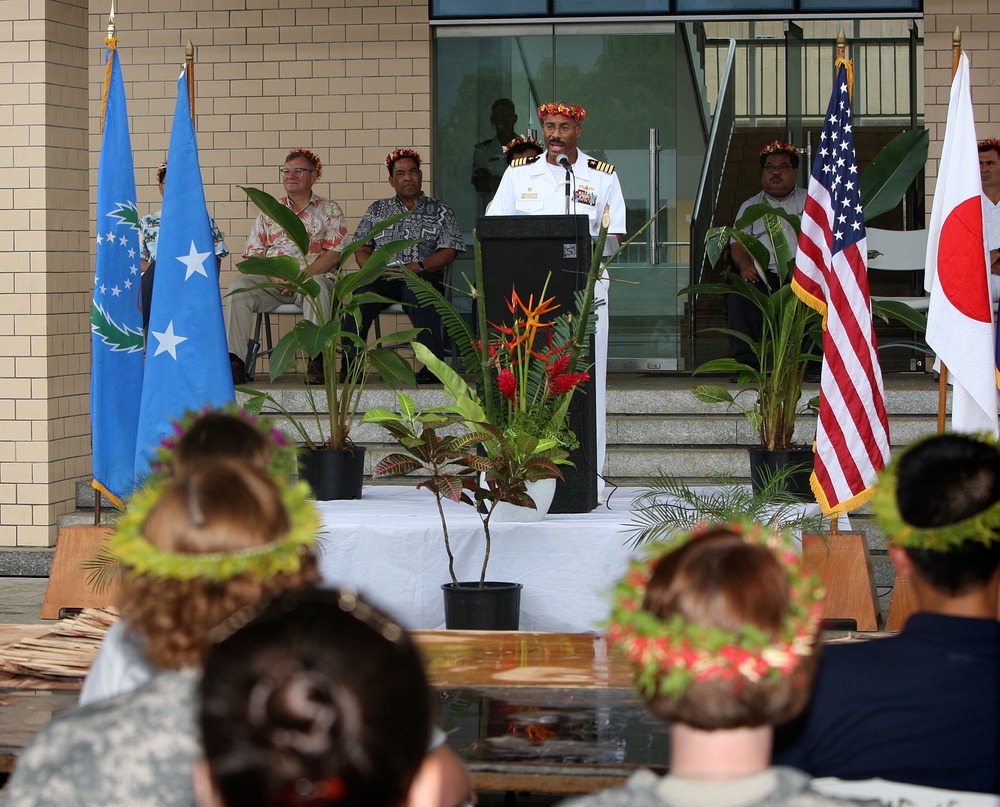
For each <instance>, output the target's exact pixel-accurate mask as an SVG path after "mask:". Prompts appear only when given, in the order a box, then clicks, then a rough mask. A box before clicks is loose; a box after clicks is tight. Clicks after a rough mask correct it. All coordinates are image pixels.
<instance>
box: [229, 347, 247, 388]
mask: <svg viewBox="0 0 1000 807" xmlns="http://www.w3.org/2000/svg"><path fill="white" fill-rule="evenodd" d="M229 366H230V368H231V369H232V371H233V384H243V383H245V382H246V380H247V366H246V365H245V364H244V363H243V359H241V358H240V357H239V356H234V355H233V354H232V353H230V354H229Z"/></svg>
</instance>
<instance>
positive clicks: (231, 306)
mask: <svg viewBox="0 0 1000 807" xmlns="http://www.w3.org/2000/svg"><path fill="white" fill-rule="evenodd" d="M322 175H323V164H322V163H321V162H320V160H319V157H317V156H316V155H315V154H313V153H312V152H311V151H309V150H307V149H295V150H294V151H292V152H290V153H289V155H288V156H287V157H286V158H285V164H284V166H283V167H282V168H281V169H280V176H281V184H282V186H283V187H284V189H285V193H286V194H287V196H284V197H282V198H281V199H280V200H279V201H280V202H281V204H283V205H284V206H285V207H287V208H290V209H291V210H293V211H294V212H295V213H296V214H297V215H298V217H299V218H300V219H302V223H303V224H304V225H305V227H306V232H307V233H309V254H308V255H300V254H299V249H298V247H296V246H295V244H294V243H293V242H292V240H291V239H290V238H289V237H288V235H287V234H286V233H285V231H284V230H283V229H282V228H281V227H280V226H278V224H277V223H275V222H274V220H272V219H271V218H270V217H268V216H265V215H264V214H263V213H261V214H260V215H259V216H257V220H256V221H255V222H254V224H253V228H252V229H251V230H250V237H249V238H248V239H247V248H246V250H245V251H244V252H243V257H244V258H249V257H251V256H257V257H259V258H268V257H271V256H274V255H291V256H294V257H296V258H298V260H299V263H300V264H301V265H302V267H303V268H304V269H306V270H307V271H308V272H309V274H311V275H313V276H314V277H315V278H316V280H317V281H318V282H319V284H320V287H321V290H322V292H321V294H320V298H319V300H318V301H317V304H318V306H319V310H324V309H326V308H329V306H330V290H331V287H332V280H331V279H330V278H329V277H327V274H328V273H331V272H333V271H334V270H336V268H337V264H338V263H339V262H340V250H341V247H342V246H343V243H344V238H345V237H346V236H347V225H346V224H345V223H344V211H343V210H341V209H340V205H338V204H337V203H336V202H334V201H332V200H329V199H323V198H321V197H319V196H317V195H316V194H314V193H313V191H312V188H313V185H314V184H315V183H316V180H318V179H319V178H320V177H321V176H322ZM258 283H260V279H259V278H255V277H250V276H241V277H239V278H237V279H236V280H234V281H233V282H232V283H230V284H229V289H228V291H227V292H226V297H225V298H224V301H225V319H226V340H227V342H228V343H229V360H230V364H231V365H232V369H233V383H234V384H242V383H243V382H244V381H245V380H246V366H245V364H244V361H243V357H244V356H245V355H246V354H247V342H248V341H249V340H250V325H251V321H252V319H253V315H254V314H256V313H260V312H267V311H273V310H274V309H276V308H278V307H279V306H281V305H285V304H286V303H294V304H295V305H299V306H302V310H303V316H305V318H306V319H308V320H309V321H310V322H317V321H318V319H319V317H317V313H316V311H315V310H314V309H313V301H312V300H309V299H307V298H304V297H303V296H302V295H301V294H296V293H295V292H294V291H292V289H267V288H256V286H257V284H258ZM240 289H244V290H245V291H240V292H239V294H234V293H233V292H235V291H237V290H240ZM307 380H308V381H309V383H311V384H322V383H323V359H322V356H320V357H318V358H316V359H313V360H312V361H310V362H309V369H308V375H307Z"/></svg>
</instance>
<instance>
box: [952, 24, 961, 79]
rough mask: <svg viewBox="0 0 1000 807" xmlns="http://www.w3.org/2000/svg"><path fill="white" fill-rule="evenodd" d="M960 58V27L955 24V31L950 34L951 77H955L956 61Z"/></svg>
mask: <svg viewBox="0 0 1000 807" xmlns="http://www.w3.org/2000/svg"><path fill="white" fill-rule="evenodd" d="M961 59H962V29H961V28H959V27H958V26H957V25H956V26H955V33H953V34H952V35H951V77H952V78H955V73H957V72H958V63H959V61H961Z"/></svg>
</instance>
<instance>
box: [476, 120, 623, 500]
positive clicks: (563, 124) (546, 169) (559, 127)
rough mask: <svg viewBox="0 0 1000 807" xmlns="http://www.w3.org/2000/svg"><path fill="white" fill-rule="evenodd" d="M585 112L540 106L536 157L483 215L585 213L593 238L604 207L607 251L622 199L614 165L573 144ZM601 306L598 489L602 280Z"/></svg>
mask: <svg viewBox="0 0 1000 807" xmlns="http://www.w3.org/2000/svg"><path fill="white" fill-rule="evenodd" d="M585 117H587V110H586V109H584V108H583V107H579V106H567V105H566V104H542V105H541V106H540V107H538V118H539V120H540V121H541V122H542V137H543V138H544V140H545V153H544V154H541V155H539V156H538V157H526V158H523V159H519V160H514V162H513V163H511V165H510V167H509V168H508V169H507V171H506V172H505V173H504V175H503V178H502V179H501V180H500V187H499V188H497V192H496V195H495V196H494V197H493V201H492V202H490V204H489V206H488V207H487V208H486V215H487V216H524V215H534V216H538V215H545V216H553V215H564V214H569V215H573V216H577V215H580V214H581V213H583V214H585V215H586V216H587V218H588V219H589V221H590V235H591V237H592V238H596V237H597V234H598V233H599V232H600V229H601V218H602V216H603V215H604V207H605V205H607V206H608V207H609V208H610V212H611V223H610V225H609V227H608V240H607V242H606V244H605V246H604V254H605V255H611V254H612V253H613V252H614V251H615V250H616V249H617V248H618V245H619V244H620V243H621V240H622V236H623V235H624V234H625V198H624V197H623V196H622V188H621V185H620V184H619V182H618V175H617V174H616V173H615V167H614V166H613V165H610V164H608V163H605V162H601V161H600V160H595V159H593V158H592V157H589V156H588V155H586V154H584V153H583V152H582V151H580V150H579V149H578V148H577V147H576V141H577V140H578V139H579V138H580V135H581V134H582V133H583V127H582V126H581V125H580V124H581V121H583V119H584V118H585ZM594 294H595V295H596V296H597V298H598V299H600V300H603V301H604V305H603V306H602V307H601V308H599V309H598V318H597V332H596V333H595V334H594V345H595V353H596V355H595V356H594V391H595V393H596V394H595V401H594V404H595V407H596V409H597V469H598V481H597V489H598V493H600V491H601V490H602V489H603V487H604V480H603V477H602V476H601V475H602V474H603V473H604V457H605V453H606V444H607V428H606V424H605V419H606V410H607V407H606V401H605V393H606V390H607V375H608V312H607V302H608V280H607V278H602V279H601V280H599V281H598V283H597V288H596V289H594Z"/></svg>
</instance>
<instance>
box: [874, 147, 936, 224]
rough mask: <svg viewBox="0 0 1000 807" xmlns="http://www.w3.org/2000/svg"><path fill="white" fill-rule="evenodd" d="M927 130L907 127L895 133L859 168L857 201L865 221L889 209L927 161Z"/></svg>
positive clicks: (897, 202)
mask: <svg viewBox="0 0 1000 807" xmlns="http://www.w3.org/2000/svg"><path fill="white" fill-rule="evenodd" d="M929 143H930V133H929V132H928V131H927V130H926V129H911V130H910V131H907V132H902V133H901V134H898V135H896V137H894V138H893V139H892V140H891V141H890V142H889V143H888V144H887V145H886V146H885V148H883V149H882V150H881V151H879V153H878V154H876V155H875V159H874V160H872V161H871V164H870V165H869V166H868V167H867V168H866V169H865V170H864V171H862V172H861V179H860V191H861V204H862V206H863V207H864V211H865V221H869V220H870V219H873V218H875V217H876V216H880V215H881V214H882V213H885V212H887V211H889V210H892V209H893V208H894V207H896V205H898V204H899V202H900V200H901V199H902V198H903V196H904V195H905V194H906V189H907V188H909V187H910V184H911V183H912V182H913V180H914V179H916V177H917V175H918V174H919V173H920V171H921V170H922V169H923V167H924V164H925V163H926V162H927V148H928V144H929Z"/></svg>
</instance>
